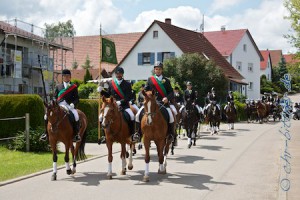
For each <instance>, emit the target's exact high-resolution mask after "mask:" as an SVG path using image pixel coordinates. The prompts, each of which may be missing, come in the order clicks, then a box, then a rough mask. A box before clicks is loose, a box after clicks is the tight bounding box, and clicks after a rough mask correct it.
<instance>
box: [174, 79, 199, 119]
mask: <svg viewBox="0 0 300 200" xmlns="http://www.w3.org/2000/svg"><path fill="white" fill-rule="evenodd" d="M186 87H187V89H186V90H185V91H184V105H186V104H187V102H188V101H190V102H192V104H193V105H195V107H196V108H197V110H196V111H197V118H198V119H199V118H200V108H199V106H198V105H196V104H195V101H196V92H195V90H193V89H192V87H193V85H192V83H191V82H190V81H188V82H187V83H186ZM184 107H185V106H182V107H181V108H180V110H179V112H181V111H182V109H183V108H184Z"/></svg>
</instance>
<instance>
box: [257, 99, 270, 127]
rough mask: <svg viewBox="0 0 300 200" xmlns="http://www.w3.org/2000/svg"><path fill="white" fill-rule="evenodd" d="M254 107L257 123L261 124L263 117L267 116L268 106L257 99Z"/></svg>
mask: <svg viewBox="0 0 300 200" xmlns="http://www.w3.org/2000/svg"><path fill="white" fill-rule="evenodd" d="M256 109H257V116H258V120H259V123H260V124H262V123H263V121H264V119H267V117H268V108H267V106H266V104H265V103H262V102H261V101H257V103H256Z"/></svg>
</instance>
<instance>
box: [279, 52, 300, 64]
mask: <svg viewBox="0 0 300 200" xmlns="http://www.w3.org/2000/svg"><path fill="white" fill-rule="evenodd" d="M295 56H296V55H295V54H285V55H283V57H284V59H285V62H286V63H287V64H295V63H299V62H300V60H299V59H298V58H296V57H295Z"/></svg>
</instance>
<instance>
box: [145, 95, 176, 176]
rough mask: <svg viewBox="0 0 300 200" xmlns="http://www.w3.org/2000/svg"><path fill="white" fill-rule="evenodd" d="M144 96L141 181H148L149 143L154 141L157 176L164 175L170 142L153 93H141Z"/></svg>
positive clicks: (165, 123)
mask: <svg viewBox="0 0 300 200" xmlns="http://www.w3.org/2000/svg"><path fill="white" fill-rule="evenodd" d="M142 93H143V95H144V96H145V100H144V110H145V114H144V116H143V118H142V121H141V129H142V134H143V137H144V146H145V162H146V167H145V174H144V178H143V181H144V182H148V181H149V162H150V153H149V150H150V143H151V140H153V141H154V143H155V144H156V147H157V154H158V161H159V169H158V173H159V174H166V166H167V160H166V158H167V154H168V152H169V146H170V143H171V142H170V141H168V140H167V130H168V124H167V123H168V122H167V121H166V120H165V119H164V117H163V115H162V113H161V111H160V106H159V105H158V104H157V102H156V96H155V92H154V91H147V92H145V91H144V90H143V91H142Z"/></svg>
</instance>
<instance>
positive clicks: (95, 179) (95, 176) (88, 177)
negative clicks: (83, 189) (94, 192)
mask: <svg viewBox="0 0 300 200" xmlns="http://www.w3.org/2000/svg"><path fill="white" fill-rule="evenodd" d="M106 174H107V173H105V172H101V173H100V172H83V173H76V174H75V175H70V176H69V177H68V178H62V179H58V180H57V181H72V182H78V183H81V185H84V186H98V185H100V181H101V180H103V179H107V176H106ZM115 175H116V174H113V176H115Z"/></svg>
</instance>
